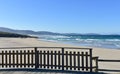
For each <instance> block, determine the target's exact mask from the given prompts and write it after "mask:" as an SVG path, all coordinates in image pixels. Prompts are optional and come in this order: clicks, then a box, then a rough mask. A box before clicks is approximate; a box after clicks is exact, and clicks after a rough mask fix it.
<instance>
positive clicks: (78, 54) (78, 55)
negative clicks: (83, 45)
mask: <svg viewBox="0 0 120 74" xmlns="http://www.w3.org/2000/svg"><path fill="white" fill-rule="evenodd" d="M77 57H78V70H80V52H78V53H77Z"/></svg>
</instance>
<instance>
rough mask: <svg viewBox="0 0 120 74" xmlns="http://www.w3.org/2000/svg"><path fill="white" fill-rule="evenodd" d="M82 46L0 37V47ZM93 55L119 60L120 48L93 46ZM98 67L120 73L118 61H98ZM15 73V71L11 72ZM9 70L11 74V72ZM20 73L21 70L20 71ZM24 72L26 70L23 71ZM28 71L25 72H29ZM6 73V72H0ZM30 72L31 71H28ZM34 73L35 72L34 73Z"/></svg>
mask: <svg viewBox="0 0 120 74" xmlns="http://www.w3.org/2000/svg"><path fill="white" fill-rule="evenodd" d="M44 46H45V47H55V46H56V47H82V46H73V45H68V44H61V43H56V42H48V41H42V40H38V39H35V38H0V48H3V47H44ZM93 56H99V59H106V60H107V59H108V60H120V50H117V49H104V48H93ZM99 69H108V70H113V71H104V72H106V73H113V74H114V73H118V74H120V62H99ZM13 73H15V74H16V72H13ZM13 73H12V72H11V74H13ZM21 73H22V72H21ZM23 73H26V72H23ZM29 73H30V72H28V73H26V74H29ZM0 74H7V72H0ZM30 74H31V73H30ZM34 74H35V73H34Z"/></svg>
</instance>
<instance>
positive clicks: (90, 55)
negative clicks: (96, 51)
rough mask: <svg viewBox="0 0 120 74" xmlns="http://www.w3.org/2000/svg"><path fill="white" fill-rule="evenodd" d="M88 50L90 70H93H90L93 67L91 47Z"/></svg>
mask: <svg viewBox="0 0 120 74" xmlns="http://www.w3.org/2000/svg"><path fill="white" fill-rule="evenodd" d="M89 51H90V72H93V71H92V68H93V67H92V64H93V63H92V49H89Z"/></svg>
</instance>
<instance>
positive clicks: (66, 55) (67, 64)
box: [66, 51, 68, 70]
mask: <svg viewBox="0 0 120 74" xmlns="http://www.w3.org/2000/svg"><path fill="white" fill-rule="evenodd" d="M66 70H68V51H66Z"/></svg>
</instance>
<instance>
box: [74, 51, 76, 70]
mask: <svg viewBox="0 0 120 74" xmlns="http://www.w3.org/2000/svg"><path fill="white" fill-rule="evenodd" d="M74 70H76V52H74Z"/></svg>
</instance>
